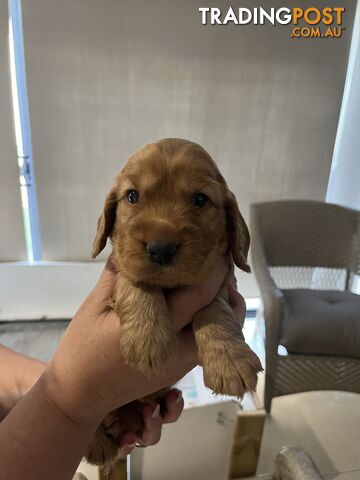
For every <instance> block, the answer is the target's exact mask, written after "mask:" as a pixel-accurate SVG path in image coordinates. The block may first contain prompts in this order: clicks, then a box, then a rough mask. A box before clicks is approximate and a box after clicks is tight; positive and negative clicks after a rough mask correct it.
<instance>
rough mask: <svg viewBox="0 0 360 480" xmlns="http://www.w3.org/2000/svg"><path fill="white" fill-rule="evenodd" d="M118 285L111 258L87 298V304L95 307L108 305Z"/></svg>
mask: <svg viewBox="0 0 360 480" xmlns="http://www.w3.org/2000/svg"><path fill="white" fill-rule="evenodd" d="M115 284H116V274H115V269H114V266H113V264H112V263H111V257H109V258H108V260H107V262H106V264H105V267H104V270H103V271H102V272H101V275H100V277H99V279H98V281H97V283H96V285H95V287H94V288H93V290H92V291H91V293H90V295H89V296H88V298H87V302H91V303H92V304H93V305H101V306H103V305H104V304H105V305H106V304H107V303H108V302H109V300H110V299H111V297H112V294H113V291H114V288H115Z"/></svg>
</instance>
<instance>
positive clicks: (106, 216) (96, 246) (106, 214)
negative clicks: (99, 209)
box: [92, 187, 117, 258]
mask: <svg viewBox="0 0 360 480" xmlns="http://www.w3.org/2000/svg"><path fill="white" fill-rule="evenodd" d="M116 207H117V197H116V191H115V187H114V188H112V189H111V190H110V192H109V193H108V194H107V197H106V199H105V204H104V210H103V213H102V215H101V216H100V217H99V220H98V225H97V231H96V236H95V240H94V243H93V248H92V258H95V257H97V256H98V255H99V253H100V252H101V251H102V250H103V249H104V248H105V245H106V241H107V238H108V237H109V236H110V235H111V232H112V230H113V226H114V222H115V216H116Z"/></svg>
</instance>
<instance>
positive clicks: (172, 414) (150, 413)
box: [118, 388, 184, 458]
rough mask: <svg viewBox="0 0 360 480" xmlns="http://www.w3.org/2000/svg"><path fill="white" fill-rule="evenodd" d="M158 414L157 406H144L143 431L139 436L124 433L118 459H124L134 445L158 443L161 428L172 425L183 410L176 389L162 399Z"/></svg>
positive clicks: (145, 445) (179, 395)
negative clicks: (167, 424)
mask: <svg viewBox="0 0 360 480" xmlns="http://www.w3.org/2000/svg"><path fill="white" fill-rule="evenodd" d="M162 404H163V407H162V409H161V412H160V408H159V405H156V406H155V407H154V406H152V405H145V406H144V410H143V420H144V429H143V431H142V434H141V435H140V436H136V435H135V433H133V432H126V433H125V434H124V436H123V437H122V439H121V442H120V445H119V453H118V458H125V457H126V456H127V455H129V454H130V453H131V452H132V450H133V449H134V447H135V446H136V444H140V445H141V446H143V447H148V446H150V445H155V444H156V443H158V442H159V440H160V437H161V432H162V426H163V425H164V424H166V423H174V422H176V421H177V420H178V418H179V417H180V415H181V413H182V411H183V409H184V399H183V397H182V393H181V391H180V390H178V389H177V388H173V389H171V390H169V391H168V392H167V393H166V395H165V397H164V399H163V402H162Z"/></svg>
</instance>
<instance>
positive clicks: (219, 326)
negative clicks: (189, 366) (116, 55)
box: [88, 138, 261, 463]
mask: <svg viewBox="0 0 360 480" xmlns="http://www.w3.org/2000/svg"><path fill="white" fill-rule="evenodd" d="M131 190H136V191H137V192H139V200H138V202H137V203H135V204H132V203H129V201H128V199H127V195H128V192H129V191H131ZM197 193H202V194H205V195H206V196H207V198H208V201H207V203H206V205H205V206H203V207H199V206H196V205H194V195H195V194H197ZM108 237H110V239H111V241H112V246H113V251H112V256H111V259H112V263H113V265H114V268H115V270H116V272H117V283H116V287H115V290H114V297H113V308H114V309H115V311H116V312H117V313H118V315H119V317H120V318H121V325H122V335H121V346H120V348H121V352H122V355H123V357H124V360H125V362H126V363H127V364H129V365H131V366H133V367H135V368H138V369H140V370H141V371H142V372H143V373H144V374H145V375H150V374H151V372H152V371H158V370H159V369H161V367H162V365H163V364H164V363H165V362H166V360H167V359H168V358H169V356H170V355H171V353H172V352H173V351H174V348H175V346H176V334H175V331H174V328H173V325H172V324H171V322H170V321H169V314H168V310H167V305H166V301H165V297H164V294H163V290H162V289H164V288H174V287H177V286H181V285H192V284H199V283H201V282H202V281H203V280H204V279H205V278H206V277H207V275H208V274H209V272H210V271H211V270H212V269H213V268H214V264H215V261H216V259H217V258H218V256H219V255H221V254H223V253H226V252H227V251H229V252H230V253H231V255H230V257H231V262H230V263H231V265H230V269H229V273H228V275H227V277H226V278H225V280H224V283H223V285H222V287H221V288H220V291H219V293H218V295H217V297H216V298H215V299H214V301H213V302H212V303H211V304H210V305H209V306H208V307H206V308H204V309H202V310H201V311H200V312H198V313H197V314H196V315H195V317H194V320H193V323H192V325H193V330H194V333H195V338H196V343H197V346H198V352H199V362H200V364H201V365H202V366H203V368H204V381H205V384H206V385H207V386H208V387H209V388H211V389H212V390H213V391H214V392H215V393H223V394H228V395H236V396H239V397H241V396H242V395H243V394H244V392H245V391H246V390H254V389H255V387H256V382H257V373H258V371H259V370H261V364H260V361H259V359H258V357H257V356H256V355H255V353H254V352H253V351H252V350H251V349H250V348H249V346H248V345H247V344H246V343H245V341H244V336H243V334H242V326H241V323H240V322H239V320H238V319H236V318H235V317H234V313H233V311H232V309H231V308H230V306H229V302H228V284H229V282H234V281H235V277H234V275H233V264H234V263H235V264H236V266H238V267H239V268H241V269H242V270H245V271H246V272H249V271H250V268H249V266H248V264H247V254H248V250H249V244H250V236H249V231H248V228H247V226H246V223H245V221H244V219H243V217H242V215H241V213H240V211H239V208H238V205H237V202H236V199H235V196H234V194H233V193H232V192H231V191H230V190H229V189H228V187H227V184H226V182H225V180H224V178H223V176H222V175H221V174H220V172H219V170H218V168H217V166H216V164H215V162H214V161H213V160H212V158H211V157H210V155H209V154H208V153H207V152H206V151H205V150H204V149H203V148H202V147H201V146H200V145H198V144H196V143H193V142H190V141H187V140H181V139H175V138H173V139H163V140H160V141H158V142H154V143H151V144H148V145H146V146H145V147H143V148H142V149H140V150H139V151H138V152H136V153H135V154H134V155H133V156H132V157H131V158H130V159H129V161H128V162H127V164H126V165H125V167H124V168H123V170H122V171H121V173H120V174H119V175H118V177H117V178H116V181H115V184H114V187H113V188H112V189H111V191H110V193H109V194H108V195H107V198H106V200H105V205H104V210H103V214H102V215H101V217H100V218H99V222H98V230H97V234H96V238H95V241H94V244H93V257H96V256H97V255H98V254H99V253H100V251H101V250H102V249H103V248H104V247H105V245H106V241H107V238H108ZM151 242H163V243H171V244H174V245H177V246H178V250H177V251H176V254H175V255H174V258H173V261H172V262H171V263H170V264H168V265H159V264H157V263H153V262H151V261H149V256H148V254H147V252H146V249H145V247H146V245H148V244H150V243H151ZM133 403H134V404H135V405H136V402H133ZM130 408H133V409H134V408H135V409H136V408H138V407H136V406H132V407H130ZM117 412H118V414H119V415H121V413H120V409H119V411H117ZM114 415H115V417H116V412H112V414H110V417H109V418H110V419H112V420H109V418H108V419H105V422H104V423H103V424H102V425H101V427H100V428H99V430H98V432H97V435H96V436H95V439H94V441H93V443H92V445H91V446H90V449H89V452H90V453H88V458H89V459H90V461H92V462H95V463H106V462H109V461H111V460H112V459H113V457H114V456H115V455H116V452H115V450H116V449H114V445H115V444H116V441H118V440H119V439H120V438H121V435H122V433H124V431H125V430H126V428H127V429H129V423H128V422H129V420H128V419H127V426H126V425H124V423H125V422H124V416H123V418H122V419H119V421H118V422H116V420H114ZM130 416H131V415H130ZM138 417H140V415H138ZM120 420H121V421H120ZM131 421H133V422H134V421H135V422H137V427H136V428H137V430H139V429H141V423H139V419H137V420H134V418H132V420H131ZM109 423H110V424H111V425H112V427H114V425H117V428H115V430H116V432H115V433H114V428H113V432H112V433H111V432H109V428H108V427H107V426H106V425H107V424H109ZM125 427H126V428H125ZM127 431H128V430H127ZM109 438H110V440H111V442H112V445H113V448H112V451H111V448H108V447H105V446H104V444H105V443H106V441H108V440H109ZM111 442H110V443H111ZM94 444H95V445H96V447H94Z"/></svg>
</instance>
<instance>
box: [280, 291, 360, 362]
mask: <svg viewBox="0 0 360 480" xmlns="http://www.w3.org/2000/svg"><path fill="white" fill-rule="evenodd" d="M283 293H284V297H285V316H284V321H283V325H282V333H281V338H280V342H279V343H280V344H281V345H283V346H284V347H285V348H286V349H287V351H288V352H289V353H304V354H314V355H335V356H344V357H356V358H360V295H356V294H355V293H351V292H340V291H335V290H331V291H327V290H309V289H294V290H283Z"/></svg>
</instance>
